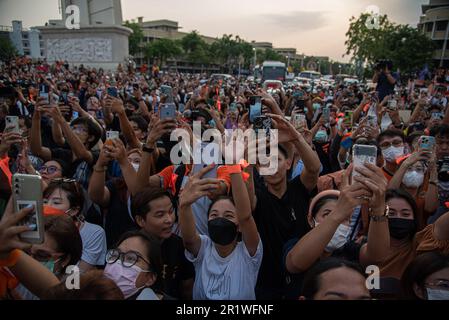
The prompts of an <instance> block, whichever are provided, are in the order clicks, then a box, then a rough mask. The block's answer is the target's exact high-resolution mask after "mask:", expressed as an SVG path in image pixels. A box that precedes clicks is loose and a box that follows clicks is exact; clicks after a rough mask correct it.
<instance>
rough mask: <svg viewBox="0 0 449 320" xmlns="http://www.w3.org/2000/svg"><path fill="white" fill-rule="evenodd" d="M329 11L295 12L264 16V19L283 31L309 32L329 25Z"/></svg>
mask: <svg viewBox="0 0 449 320" xmlns="http://www.w3.org/2000/svg"><path fill="white" fill-rule="evenodd" d="M327 13H328V12H327V11H293V12H290V13H286V14H279V13H273V14H263V15H262V18H263V19H266V20H268V21H269V22H271V23H272V24H274V25H276V26H277V27H279V28H282V29H288V30H298V31H309V30H317V29H320V28H322V27H325V26H327V25H328V22H327V19H326V14H327Z"/></svg>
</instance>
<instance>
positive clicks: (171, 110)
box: [159, 103, 176, 120]
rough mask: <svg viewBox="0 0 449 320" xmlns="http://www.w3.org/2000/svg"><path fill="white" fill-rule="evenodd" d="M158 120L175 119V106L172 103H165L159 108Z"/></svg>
mask: <svg viewBox="0 0 449 320" xmlns="http://www.w3.org/2000/svg"><path fill="white" fill-rule="evenodd" d="M159 118H160V119H161V120H163V119H175V118H176V105H175V104H174V103H165V104H163V105H161V107H160V108H159Z"/></svg>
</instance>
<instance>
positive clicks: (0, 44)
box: [0, 37, 18, 61]
mask: <svg viewBox="0 0 449 320" xmlns="http://www.w3.org/2000/svg"><path fill="white" fill-rule="evenodd" d="M17 55H18V53H17V50H16V48H15V47H14V45H13V44H12V42H11V40H9V39H8V38H3V37H0V61H9V60H11V59H12V58H14V57H15V56H17Z"/></svg>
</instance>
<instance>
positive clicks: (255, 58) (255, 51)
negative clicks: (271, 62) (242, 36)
mask: <svg viewBox="0 0 449 320" xmlns="http://www.w3.org/2000/svg"><path fill="white" fill-rule="evenodd" d="M253 51H254V78H255V77H256V65H257V50H256V48H253Z"/></svg>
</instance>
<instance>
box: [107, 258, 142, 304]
mask: <svg viewBox="0 0 449 320" xmlns="http://www.w3.org/2000/svg"><path fill="white" fill-rule="evenodd" d="M141 272H150V271H145V270H142V269H141V268H139V267H138V266H136V265H134V266H132V267H130V268H126V267H124V266H123V265H122V262H121V261H120V260H117V261H116V262H114V263H113V264H106V268H105V269H104V274H105V276H106V277H108V278H109V279H111V280H113V281H114V282H115V284H116V285H117V286H118V287H119V288H120V290H121V291H122V292H123V295H124V296H125V299H127V298H129V297H131V296H132V295H134V294H136V292H138V291H139V290H140V289H142V288H143V287H140V288H136V280H137V277H138V276H139V274H140V273H141Z"/></svg>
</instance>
